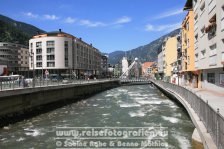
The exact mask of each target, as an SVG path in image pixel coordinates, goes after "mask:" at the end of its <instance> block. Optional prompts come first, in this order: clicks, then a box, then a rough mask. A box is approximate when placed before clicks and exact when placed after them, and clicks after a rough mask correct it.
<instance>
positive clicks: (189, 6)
mask: <svg viewBox="0 0 224 149" xmlns="http://www.w3.org/2000/svg"><path fill="white" fill-rule="evenodd" d="M192 8H193V2H192V0H187V2H186V4H185V6H184V10H190V9H192Z"/></svg>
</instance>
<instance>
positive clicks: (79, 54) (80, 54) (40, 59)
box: [29, 30, 101, 78]
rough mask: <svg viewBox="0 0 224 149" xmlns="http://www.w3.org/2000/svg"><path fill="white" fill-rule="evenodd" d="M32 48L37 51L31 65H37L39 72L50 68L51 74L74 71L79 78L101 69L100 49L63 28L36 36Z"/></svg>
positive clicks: (98, 71) (36, 68) (30, 49)
mask: <svg viewBox="0 0 224 149" xmlns="http://www.w3.org/2000/svg"><path fill="white" fill-rule="evenodd" d="M29 51H30V52H31V53H33V56H32V58H31V60H30V63H29V66H30V69H33V67H34V69H35V71H36V75H37V76H42V75H43V73H44V72H46V70H47V71H48V72H49V74H61V75H62V74H70V75H73V76H74V77H78V78H84V77H87V76H91V75H95V76H98V75H99V73H100V66H101V53H100V51H99V50H98V49H96V48H94V47H93V46H92V44H87V43H86V42H84V41H82V39H81V38H76V37H75V36H73V35H70V34H68V33H65V32H62V31H61V30H59V31H55V32H48V33H44V34H38V35H35V36H33V38H32V39H30V41H29Z"/></svg>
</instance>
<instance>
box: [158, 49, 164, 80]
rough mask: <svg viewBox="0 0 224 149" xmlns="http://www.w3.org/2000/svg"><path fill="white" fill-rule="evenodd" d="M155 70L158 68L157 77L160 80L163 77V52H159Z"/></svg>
mask: <svg viewBox="0 0 224 149" xmlns="http://www.w3.org/2000/svg"><path fill="white" fill-rule="evenodd" d="M157 63H158V64H157V68H158V75H159V78H160V79H163V76H164V71H163V69H164V64H163V50H160V52H159V54H158V60H157Z"/></svg>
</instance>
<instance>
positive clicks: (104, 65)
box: [101, 55, 108, 78]
mask: <svg viewBox="0 0 224 149" xmlns="http://www.w3.org/2000/svg"><path fill="white" fill-rule="evenodd" d="M107 75H108V56H107V55H102V56H101V77H103V78H106V77H107Z"/></svg>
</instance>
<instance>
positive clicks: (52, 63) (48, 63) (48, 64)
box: [47, 62, 55, 67]
mask: <svg viewBox="0 0 224 149" xmlns="http://www.w3.org/2000/svg"><path fill="white" fill-rule="evenodd" d="M47 67H55V63H54V62H47Z"/></svg>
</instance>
